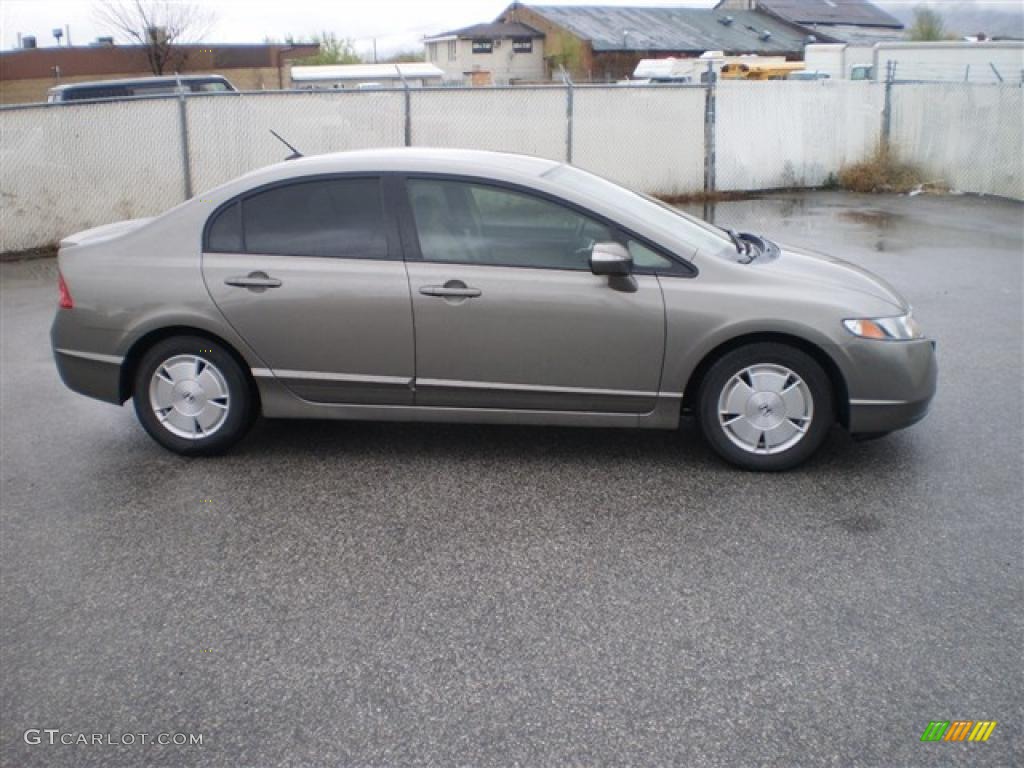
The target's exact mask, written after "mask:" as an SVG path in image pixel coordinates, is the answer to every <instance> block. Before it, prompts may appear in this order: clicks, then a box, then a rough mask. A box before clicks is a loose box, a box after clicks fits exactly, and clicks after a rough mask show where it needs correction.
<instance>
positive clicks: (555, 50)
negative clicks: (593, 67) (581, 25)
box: [547, 32, 583, 76]
mask: <svg viewBox="0 0 1024 768" xmlns="http://www.w3.org/2000/svg"><path fill="white" fill-rule="evenodd" d="M551 42H552V43H553V44H552V45H551V46H550V49H549V50H550V51H551V52H550V53H549V54H548V57H547V59H548V64H549V66H550V67H551V70H552V71H553V72H557V71H558V69H559V67H565V68H566V70H568V72H569V74H570V75H574V76H578V75H580V74H582V69H583V45H582V43H581V42H580V39H579V38H578V37H576V35H571V34H569V33H568V32H560V33H559V34H558V35H557V36H554V38H553V39H552V41H551Z"/></svg>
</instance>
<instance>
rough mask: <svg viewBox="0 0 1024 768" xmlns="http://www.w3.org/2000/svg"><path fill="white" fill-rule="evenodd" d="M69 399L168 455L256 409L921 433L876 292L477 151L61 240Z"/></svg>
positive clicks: (232, 198)
mask: <svg viewBox="0 0 1024 768" xmlns="http://www.w3.org/2000/svg"><path fill="white" fill-rule="evenodd" d="M59 267H60V306H59V309H58V310H57V316H56V319H55V321H54V324H53V330H52V340H53V347H54V354H55V357H56V361H57V368H58V370H59V371H60V374H61V377H62V378H63V380H64V382H65V383H66V384H67V386H69V387H70V388H71V389H73V390H75V391H77V392H81V393H82V394H85V395H89V396H91V397H95V398H99V399H101V400H105V401H108V402H111V403H117V404H121V403H124V402H125V401H126V400H128V399H129V398H131V399H133V400H134V404H135V410H136V413H137V414H138V417H139V420H140V421H141V422H142V425H143V426H144V427H145V429H146V430H147V431H148V432H149V434H150V435H152V437H153V438H155V439H156V440H157V442H159V443H160V444H161V445H163V446H165V447H166V448H169V449H170V450H172V451H176V452H179V453H183V454H192V455H194V454H211V453H216V452H220V451H223V450H225V449H227V448H228V447H229V446H231V445H232V444H233V443H235V442H236V441H237V440H238V439H239V438H240V437H241V436H242V435H243V434H244V433H245V431H246V429H247V428H248V426H249V425H250V424H251V422H252V421H253V419H254V418H255V417H256V416H257V415H258V414H262V415H264V416H266V417H269V418H331V419H373V420H401V421H462V422H488V423H505V424H513V423H514V424H536V425H542V424H557V425H571V426H601V427H646V428H657V429H674V428H676V427H677V426H678V424H679V420H680V416H681V414H682V413H683V412H684V411H690V412H692V413H693V414H694V415H695V416H696V418H697V420H698V422H699V424H700V427H701V431H702V432H703V434H704V436H705V438H706V439H707V441H708V442H709V443H710V445H711V446H712V448H714V450H715V451H717V452H718V453H719V454H720V455H721V456H722V457H723V458H725V459H726V460H728V461H730V462H732V463H734V464H736V465H738V466H740V467H744V468H748V469H758V470H780V469H786V468H789V467H793V466H795V465H796V464H798V463H800V462H801V461H803V460H804V459H806V458H807V457H808V456H810V455H811V454H812V453H813V452H814V451H815V450H816V449H817V448H818V446H819V445H820V444H821V442H822V441H823V440H824V438H825V436H826V433H827V432H828V430H829V429H830V427H832V425H833V424H835V423H837V422H838V423H839V424H841V425H842V426H843V427H845V428H846V429H848V430H849V431H850V432H851V433H853V434H855V435H863V436H877V435H880V434H884V433H886V432H890V431H892V430H895V429H899V428H901V427H906V426H908V425H910V424H913V423H914V422H916V421H918V420H919V419H921V418H922V417H923V416H924V415H925V413H926V412H927V409H928V405H929V403H930V401H931V399H932V396H933V394H934V392H935V384H936V365H935V355H934V342H932V341H931V340H929V339H926V338H925V337H924V336H923V335H922V333H921V330H920V329H919V328H918V326H917V324H916V323H915V321H914V318H913V316H912V314H911V309H910V306H909V305H908V304H907V302H906V301H905V300H904V299H903V298H902V297H901V296H900V295H899V294H898V293H897V292H896V291H895V290H893V289H892V288H891V287H890V286H888V285H886V284H885V283H884V282H883V281H882V280H880V279H879V278H877V277H875V276H873V275H871V274H869V273H867V272H864V271H863V270H860V269H858V268H856V267H854V266H852V265H850V264H847V263H844V262H842V261H839V260H837V259H833V258H829V257H826V256H822V255H817V254H811V253H806V252H800V251H796V250H792V249H788V248H781V247H779V246H778V245H776V244H775V243H773V242H771V241H770V240H768V239H767V238H765V237H763V236H758V235H754V234H748V233H736V232H731V231H726V230H721V229H718V228H716V227H713V226H710V225H708V224H705V223H704V222H701V221H699V220H697V219H694V218H691V217H689V216H687V215H685V214H683V213H681V212H679V211H677V210H675V209H673V208H670V207H668V206H665V205H662V204H661V203H659V202H657V201H655V200H653V199H651V198H647V197H645V196H643V195H639V194H636V193H634V192H631V191H629V190H627V189H624V188H622V187H619V186H617V185H615V184H613V183H611V182H609V181H607V180H605V179H602V178H599V177H597V176H594V175H592V174H589V173H586V172H584V171H582V170H579V169H578V168H574V167H572V166H568V165H564V164H560V163H557V162H553V161H550V160H543V159H540V158H533V157H526V156H520V155H507V154H497V153H489V152H473V151H461V150H453V151H444V150H426V149H394V150H373V151H363V152H349V153H340V154H335V155H324V156H319V157H311V158H302V159H297V160H292V161H290V162H285V163H281V164H278V165H274V166H271V167H269V168H265V169H262V170H259V171H256V172H253V173H250V174H248V175H246V176H243V177H241V178H239V179H237V180H235V181H232V182H229V183H227V184H225V185H223V186H221V187H218V188H217V189H215V190H213V191H211V192H208V193H206V194H204V195H202V196H200V197H196V198H194V199H192V200H189V201H187V202H185V203H183V204H182V205H179V206H178V207H176V208H174V209H172V210H171V211H168V212H167V213H165V214H163V215H161V216H157V217H155V218H150V219H142V220H135V221H126V222H121V223H117V224H111V225H107V226H103V227H99V228H96V229H92V230H88V231H86V232H81V233H79V234H77V235H72V236H70V237H68V238H66V239H65V240H64V241H63V242H62V243H61V248H60V256H59Z"/></svg>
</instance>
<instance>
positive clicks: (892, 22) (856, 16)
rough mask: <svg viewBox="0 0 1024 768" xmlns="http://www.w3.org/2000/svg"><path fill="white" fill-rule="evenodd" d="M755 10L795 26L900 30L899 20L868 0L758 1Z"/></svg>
mask: <svg viewBox="0 0 1024 768" xmlns="http://www.w3.org/2000/svg"><path fill="white" fill-rule="evenodd" d="M757 7H758V8H761V9H763V10H765V11H767V12H768V13H774V14H775V15H776V16H779V17H781V18H783V19H786V20H787V21H792V22H795V23H797V24H852V25H855V26H859V27H895V28H897V29H902V28H903V24H902V23H901V22H900V20H899V19H897V18H896V17H895V16H890V15H889V14H888V13H886V12H885V11H883V10H882V9H881V8H879V7H878V6H875V5H872V4H871V3H869V2H868V0H757Z"/></svg>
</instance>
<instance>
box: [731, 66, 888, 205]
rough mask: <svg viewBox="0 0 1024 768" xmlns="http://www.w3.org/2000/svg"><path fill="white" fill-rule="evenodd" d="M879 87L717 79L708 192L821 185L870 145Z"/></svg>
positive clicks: (873, 141) (873, 140) (878, 114)
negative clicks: (712, 167)
mask: <svg viewBox="0 0 1024 768" xmlns="http://www.w3.org/2000/svg"><path fill="white" fill-rule="evenodd" d="M884 87H885V86H884V85H882V84H879V83H858V82H850V81H843V80H837V81H829V80H822V81H814V82H777V81H775V82H773V81H765V82H743V81H723V82H722V83H720V84H719V85H718V87H717V89H716V90H717V95H716V100H715V101H716V114H715V121H714V122H715V147H716V150H717V151H716V174H715V175H716V180H717V186H716V188H717V189H720V190H748V189H779V188H786V187H789V188H792V187H819V186H822V185H823V184H825V183H826V182H828V181H829V177H830V176H832V177H834V176H835V174H836V173H837V172H838V171H839V169H840V168H842V167H843V166H845V165H848V164H849V163H853V162H857V161H859V160H862V159H863V158H864V157H865V156H867V155H868V154H870V152H871V151H872V150H873V149H874V148H875V147H876V146H877V145H878V140H879V126H880V124H881V118H882V107H883V103H884Z"/></svg>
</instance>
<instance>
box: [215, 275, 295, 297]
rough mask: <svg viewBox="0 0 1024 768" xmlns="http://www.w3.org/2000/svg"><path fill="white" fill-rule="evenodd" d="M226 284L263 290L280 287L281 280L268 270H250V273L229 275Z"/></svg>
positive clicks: (258, 290)
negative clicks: (271, 275) (267, 271)
mask: <svg viewBox="0 0 1024 768" xmlns="http://www.w3.org/2000/svg"><path fill="white" fill-rule="evenodd" d="M224 284H225V285H233V286H235V287H236V288H249V289H250V290H253V291H257V292H261V291H265V290H266V289H267V288H279V287H280V286H281V281H280V280H278V279H277V278H276V277H270V275H268V274H267V273H266V272H250V273H249V274H248V275H239V276H237V277H229V278H227V279H226V280H224Z"/></svg>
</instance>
